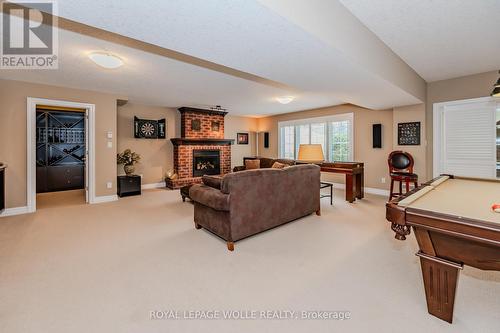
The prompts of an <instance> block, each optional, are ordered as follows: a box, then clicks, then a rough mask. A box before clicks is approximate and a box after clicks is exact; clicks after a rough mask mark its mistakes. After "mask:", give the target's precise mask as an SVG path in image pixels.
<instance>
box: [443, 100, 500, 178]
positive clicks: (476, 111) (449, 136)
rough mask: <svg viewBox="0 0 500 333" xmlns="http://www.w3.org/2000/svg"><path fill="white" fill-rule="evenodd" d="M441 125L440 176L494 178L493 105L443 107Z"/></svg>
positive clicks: (469, 104)
mask: <svg viewBox="0 0 500 333" xmlns="http://www.w3.org/2000/svg"><path fill="white" fill-rule="evenodd" d="M441 121H442V151H441V172H443V173H449V174H453V175H457V176H465V177H480V178H495V177H496V174H495V168H496V151H495V139H496V132H495V104H494V103H491V102H480V103H468V104H460V105H451V106H445V107H444V109H443V113H442V119H441Z"/></svg>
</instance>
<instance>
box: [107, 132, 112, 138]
mask: <svg viewBox="0 0 500 333" xmlns="http://www.w3.org/2000/svg"><path fill="white" fill-rule="evenodd" d="M108 139H113V132H111V131H109V132H108Z"/></svg>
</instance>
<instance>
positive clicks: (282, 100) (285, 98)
mask: <svg viewBox="0 0 500 333" xmlns="http://www.w3.org/2000/svg"><path fill="white" fill-rule="evenodd" d="M294 99H295V97H293V96H282V97H276V100H277V101H278V102H280V103H281V104H288V103H290V102H291V101H293V100H294Z"/></svg>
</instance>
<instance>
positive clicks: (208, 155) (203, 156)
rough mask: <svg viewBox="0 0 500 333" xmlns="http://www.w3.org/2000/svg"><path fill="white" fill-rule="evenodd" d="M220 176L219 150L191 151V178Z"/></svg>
mask: <svg viewBox="0 0 500 333" xmlns="http://www.w3.org/2000/svg"><path fill="white" fill-rule="evenodd" d="M219 174H220V150H194V151H193V177H201V176H203V175H219Z"/></svg>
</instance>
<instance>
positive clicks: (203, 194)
mask: <svg viewBox="0 0 500 333" xmlns="http://www.w3.org/2000/svg"><path fill="white" fill-rule="evenodd" d="M189 196H190V197H191V200H194V201H196V202H199V203H201V204H202V205H205V206H208V207H210V208H213V209H215V210H221V211H229V195H227V194H224V193H222V192H221V191H220V190H218V189H215V188H213V187H210V186H207V185H203V184H196V185H193V186H192V187H191V189H190V190H189Z"/></svg>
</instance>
